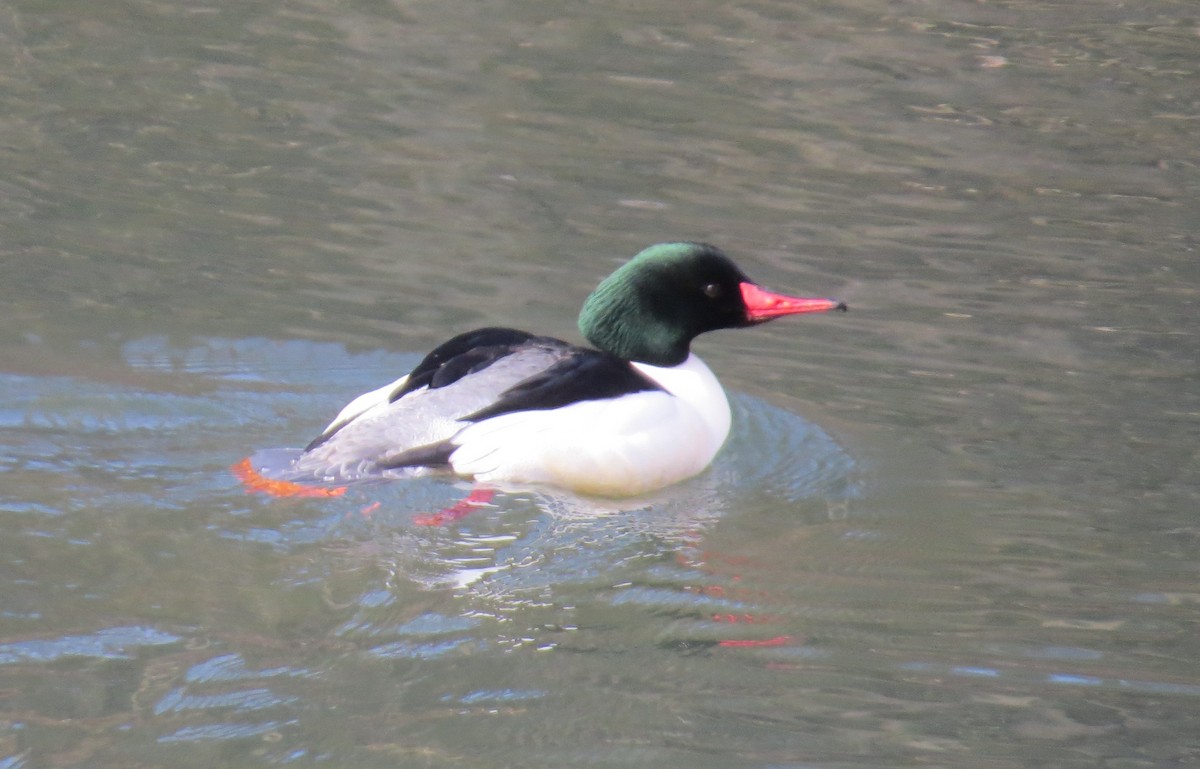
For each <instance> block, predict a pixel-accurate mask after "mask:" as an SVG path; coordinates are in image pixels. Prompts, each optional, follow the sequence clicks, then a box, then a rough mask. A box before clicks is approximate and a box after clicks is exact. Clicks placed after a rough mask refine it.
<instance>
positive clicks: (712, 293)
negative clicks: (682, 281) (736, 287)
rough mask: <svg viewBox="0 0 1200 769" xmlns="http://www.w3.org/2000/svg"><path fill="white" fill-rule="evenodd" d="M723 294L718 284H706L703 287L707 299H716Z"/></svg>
mask: <svg viewBox="0 0 1200 769" xmlns="http://www.w3.org/2000/svg"><path fill="white" fill-rule="evenodd" d="M723 293H725V291H724V289H722V288H721V284H720V283H706V284H705V285H704V295H705V296H707V297H708V298H709V299H716V298H717V297H719V296H721V294H723Z"/></svg>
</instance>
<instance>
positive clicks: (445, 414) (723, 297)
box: [293, 243, 844, 497]
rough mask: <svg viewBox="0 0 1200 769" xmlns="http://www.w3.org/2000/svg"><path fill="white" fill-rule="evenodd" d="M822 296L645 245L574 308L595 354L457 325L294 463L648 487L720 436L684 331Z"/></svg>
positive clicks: (819, 307) (319, 474) (693, 254)
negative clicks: (457, 331)
mask: <svg viewBox="0 0 1200 769" xmlns="http://www.w3.org/2000/svg"><path fill="white" fill-rule="evenodd" d="M835 307H840V308H843V309H844V305H841V304H840V303H837V302H833V301H831V300H826V299H797V298H794V297H785V296H782V295H779V294H771V293H768V292H765V291H763V290H762V289H760V288H758V287H757V286H755V285H754V284H753V283H750V282H749V280H748V279H747V278H746V277H745V275H744V274H742V273H741V271H740V270H738V269H737V268H736V267H735V266H733V263H732V262H731V261H730V260H729V259H728V257H726V256H724V254H722V253H721V252H720V251H719V250H717V249H715V248H713V247H712V246H706V245H703V244H695V243H671V244H662V245H659V246H654V247H651V248H650V249H647V250H646V251H643V252H642V253H641V254H639V255H638V256H637V257H635V259H634V260H632V261H631V262H629V263H628V264H626V265H625V266H624V267H622V268H621V269H620V270H618V271H617V272H616V273H614V274H613V275H612V276H611V277H609V278H608V279H607V280H605V281H604V282H603V283H601V285H600V286H599V287H598V288H597V289H596V291H595V292H593V294H592V295H591V296H590V297H589V298H588V301H587V303H585V305H584V309H583V312H582V313H581V315H580V328H581V330H582V331H583V332H584V335H585V336H586V337H587V338H588V339H589V341H591V342H592V343H593V344H595V345H596V347H597V348H598V349H592V348H588V347H581V346H578V345H574V344H570V343H567V342H564V341H561V340H558V339H553V338H550V337H542V336H534V335H533V334H529V333H527V332H524V331H517V330H515V329H505V328H485V329H479V330H476V331H472V332H468V333H466V334H462V335H459V336H457V337H454V338H453V339H451V340H449V341H448V342H446V343H444V344H442V345H441V346H439V347H438V348H436V349H435V350H433V351H432V352H431V353H429V354H428V355H427V356H426V357H425V358H424V359H423V360H422V361H421V362H420V363H419V364H418V365H417V367H416V368H414V369H413V370H412V371H411V372H410V373H409V374H407V375H406V376H403V377H401V378H400V379H398V380H396V381H395V382H392V383H391V384H389V385H387V386H385V387H382V388H380V389H378V390H374V391H372V392H369V393H366V394H365V395H362V396H359V397H358V398H356V399H354V400H353V401H351V402H350V404H349V405H347V406H346V407H345V408H344V409H343V410H342V411H341V413H339V414H338V415H337V417H336V418H334V420H333V422H331V423H330V425H329V426H328V427H327V428H326V429H325V430H324V431H323V432H322V433H321V435H319V436H318V437H317V438H316V439H314V440H313V441H312V442H311V443H310V444H309V445H308V447H307V448H306V449H305V450H304V452H303V454H301V455H300V457H298V458H297V459H296V461H295V464H294V468H293V470H294V472H295V474H296V475H297V476H307V477H313V478H325V479H334V478H337V479H345V478H352V477H362V476H370V475H375V474H379V473H381V472H394V471H407V470H412V471H420V470H423V469H442V470H448V471H451V472H453V473H455V474H457V475H460V476H463V477H468V478H473V479H474V480H476V481H479V482H482V483H485V484H497V485H502V484H526V483H532V484H549V485H553V486H558V487H562V488H566V489H570V490H572V491H576V492H579V493H584V494H596V495H603V496H614V497H621V496H631V495H638V494H643V493H646V492H649V491H653V490H655V489H659V488H662V487H664V486H668V485H670V484H673V483H676V482H678V481H681V480H683V479H685V478H690V477H692V476H694V475H696V474H698V473H700V472H701V471H703V470H704V469H705V468H706V467H708V465H709V463H711V462H712V459H713V457H714V456H715V455H716V453H717V451H718V450H719V449H720V448H721V445H722V444H723V443H724V441H725V438H726V436H727V435H728V433H729V426H730V414H729V403H728V400H727V399H726V397H725V392H724V390H722V388H721V385H720V384H719V383H718V382H717V379H716V377H715V376H713V373H712V372H711V371H710V370H709V368H708V366H706V365H705V364H704V362H703V361H701V360H700V359H699V358H698V357H696V356H695V355H694V354H692V353H691V352H690V349H689V345H690V342H691V340H692V338H693V337H695V336H696V335H697V334H699V333H702V332H704V331H708V330H712V329H716V328H728V327H737V326H748V325H753V324H755V323H760V322H763V321H765V320H769V319H770V318H773V317H776V316H778V315H784V314H793V313H799V312H817V311H823V310H828V309H833V308H835Z"/></svg>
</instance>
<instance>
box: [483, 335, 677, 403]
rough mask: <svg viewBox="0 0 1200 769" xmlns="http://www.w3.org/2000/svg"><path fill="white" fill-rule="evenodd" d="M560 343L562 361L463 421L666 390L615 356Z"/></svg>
mask: <svg viewBox="0 0 1200 769" xmlns="http://www.w3.org/2000/svg"><path fill="white" fill-rule="evenodd" d="M554 341H555V342H558V340H554ZM558 343H559V344H561V345H563V348H562V349H561V351H562V353H563V355H562V357H561V358H559V359H558V360H557V361H555V362H554V363H553V364H551V365H550V366H548V367H546V368H545V369H543V370H541V371H539V372H537V373H535V374H532V375H531V376H529V377H526V378H525V379H523V380H521V381H520V382H517V383H515V384H513V385H512V386H511V387H508V388H507V389H506V390H505V391H504V392H502V393H501V394H500V396H499V397H498V398H497V399H496V400H495V401H494V402H493V403H490V404H488V405H487V406H485V407H484V408H482V409H479V410H478V411H475V412H473V413H471V414H469V415H467V416H465V417H463V420H464V421H472V422H478V421H481V420H484V419H490V418H491V417H496V416H500V415H501V414H509V413H513V412H516V411H542V410H547V409H556V408H562V407H563V406H569V405H571V404H572V403H579V402H580V401H594V400H605V399H612V398H620V397H622V396H625V395H632V394H635V393H639V392H646V391H651V390H662V389H663V388H662V387H661V386H659V384H658V383H657V382H655V381H654V380H653V379H651V378H650V377H648V376H646V375H645V374H643V373H642V372H641V371H639V370H638V369H637V368H635V367H634V366H633V365H632V364H631V363H630V362H629V361H627V360H624V359H622V358H619V357H617V356H616V355H613V354H612V353H608V352H604V351H603V350H594V349H592V348H590V347H580V346H578V345H571V344H567V343H566V342H558ZM535 344H536V343H535Z"/></svg>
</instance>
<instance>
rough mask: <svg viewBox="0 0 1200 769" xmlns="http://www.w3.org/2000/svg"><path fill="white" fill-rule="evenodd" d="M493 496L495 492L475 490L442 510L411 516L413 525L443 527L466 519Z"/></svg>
mask: <svg viewBox="0 0 1200 769" xmlns="http://www.w3.org/2000/svg"><path fill="white" fill-rule="evenodd" d="M494 496H496V492H494V491H492V490H491V489H475V490H474V491H472V492H471V493H470V494H468V495H467V497H466V499H461V500H459V501H458V502H455V503H454V504H453V505H451V506H450V507H447V508H446V509H444V510H439V511H438V512H436V513H426V514H424V515H417V516H413V523H415V524H417V525H418V526H445V525H446V524H447V523H453V522H455V521H457V520H458V519H460V518H466V517H467V516H468V515H470V514H471V513H472V512H474V511H475V510H476V509H477V508H480V507H483V506H484V505H486V504H487V503H488V502H491V501H492V497H494Z"/></svg>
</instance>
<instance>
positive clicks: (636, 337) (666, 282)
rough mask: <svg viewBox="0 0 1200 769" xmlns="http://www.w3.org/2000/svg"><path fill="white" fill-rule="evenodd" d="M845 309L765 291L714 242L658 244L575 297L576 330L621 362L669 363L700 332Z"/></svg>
mask: <svg viewBox="0 0 1200 769" xmlns="http://www.w3.org/2000/svg"><path fill="white" fill-rule="evenodd" d="M845 308H846V306H845V305H844V304H842V303H840V302H835V301H832V300H829V299H803V298H798V297H790V296H785V295H783V294H773V293H771V292H769V291H766V290H764V289H762V288H760V287H759V286H757V285H755V284H754V283H753V282H751V280H750V279H749V278H748V277H746V274H745V273H744V272H742V271H741V270H740V269H738V267H737V265H735V264H734V263H733V261H732V260H731V259H730V258H729V257H728V256H726V255H725V254H724V253H723V252H722V251H721V250H720V249H719V248H717V247H716V246H710V245H708V244H707V243H689V242H682V243H659V244H658V245H655V246H650V247H649V248H647V249H646V250H644V251H642V252H641V253H640V254H638V255H637V256H635V257H633V259H631V260H629V261H628V262H627V263H626V264H624V265H623V266H621V267H620V268H619V269H618V270H617V271H616V272H614V273H613V274H612V275H609V276H608V277H607V278H605V279H604V280H603V281H601V283H600V285H599V286H597V287H596V290H595V291H593V292H592V293H591V295H590V296H589V297H588V298H587V300H586V301H585V302H584V303H583V309H582V310H581V311H580V313H579V330H580V331H582V332H583V335H584V337H585V338H587V340H588V341H589V342H591V343H592V344H594V345H595V346H596V347H597V348H599V349H601V350H607V351H608V352H611V353H613V354H614V355H617V356H619V357H621V358H625V359H626V360H633V361H639V362H641V363H649V364H651V365H654V366H674V365H677V364H679V363H682V362H683V361H684V360H686V359H687V356H688V352H689V350H690V347H691V343H692V340H693V339H695V338H696V337H697V336H699V335H700V334H703V333H704V332H706V331H715V330H716V329H721V328H739V327H742V326H751V325H755V324H757V323H762V322H765V321H767V320H770V319H772V318H776V317H779V316H781V315H792V314H795V313H801V312H822V311H825V310H832V309H842V310H844V309H845Z"/></svg>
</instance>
